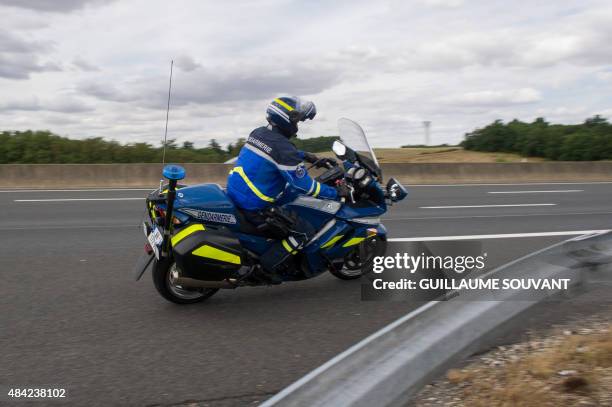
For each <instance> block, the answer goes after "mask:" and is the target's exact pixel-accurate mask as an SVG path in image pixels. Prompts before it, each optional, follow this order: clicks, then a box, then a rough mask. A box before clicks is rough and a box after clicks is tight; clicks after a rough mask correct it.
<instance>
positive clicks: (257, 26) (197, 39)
mask: <svg viewBox="0 0 612 407" xmlns="http://www.w3.org/2000/svg"><path fill="white" fill-rule="evenodd" d="M0 12H1V13H2V15H3V16H5V20H6V24H5V26H4V29H3V31H0V86H2V89H3V92H2V93H1V94H0V121H1V122H2V126H3V127H4V128H19V129H25V128H48V129H51V130H53V131H56V132H58V133H60V134H68V135H70V136H73V137H88V136H103V137H108V138H113V139H117V140H120V141H137V140H142V141H147V142H152V143H154V142H158V141H159V139H160V138H161V137H160V135H161V132H162V131H163V121H164V118H165V111H164V109H165V107H166V97H167V85H168V69H169V62H170V59H172V58H174V60H175V68H176V69H175V71H174V78H173V94H172V110H171V112H170V134H171V136H172V137H173V138H177V139H178V140H179V141H185V140H189V139H191V140H193V141H195V142H196V144H200V145H204V144H206V143H207V142H208V140H209V139H210V138H212V137H215V138H217V139H219V140H221V141H223V142H230V141H233V140H235V139H236V138H238V137H244V136H246V135H248V133H249V132H250V130H251V129H252V128H253V127H255V126H258V125H261V124H263V121H264V109H265V106H266V104H267V102H268V101H269V99H271V98H272V97H274V96H276V95H279V94H297V95H300V96H305V97H308V98H311V99H312V100H314V101H315V103H316V104H317V107H318V112H319V114H318V116H317V118H316V119H315V120H314V121H312V122H307V123H305V124H303V125H302V130H301V133H302V134H303V135H304V136H315V135H320V134H334V133H335V131H336V129H335V123H336V119H337V118H338V117H342V116H349V117H353V118H354V119H356V120H357V121H359V122H361V123H362V124H363V125H364V127H365V128H366V129H367V130H368V131H369V133H370V134H371V135H372V137H373V140H372V142H373V143H374V144H375V145H402V144H409V143H413V142H420V141H421V137H422V121H423V120H431V121H432V122H433V124H432V136H433V141H434V142H436V143H444V142H451V143H452V142H457V141H459V140H460V139H461V137H462V135H463V134H464V133H465V132H468V131H471V130H472V129H473V128H474V127H476V126H482V125H485V124H487V123H488V122H490V121H492V120H495V119H497V118H500V119H504V120H511V119H513V118H515V117H517V118H519V119H523V120H531V119H533V118H535V117H537V116H541V115H544V116H547V117H548V116H550V118H551V120H552V119H554V120H556V121H560V122H572V121H581V120H582V119H584V118H585V117H587V116H589V115H591V114H596V113H600V112H604V114H609V112H610V106H612V98H611V97H610V96H609V95H610V94H611V91H612V80H611V79H610V78H611V77H612V75H611V74H610V72H612V48H610V47H609V44H610V41H611V40H612V4H609V2H606V1H599V0H589V1H578V0H573V1H567V2H554V1H543V2H529V3H525V4H524V5H523V6H521V5H520V4H519V5H517V6H516V7H513V8H512V12H509V11H508V3H507V2H505V1H501V0H493V1H488V0H487V1H485V0H480V1H470V2H466V1H460V0H420V1H417V2H405V1H399V0H388V1H380V2H371V1H366V0H352V1H338V2H333V3H326V4H322V3H319V2H297V1H292V0H265V1H258V2H251V1H246V0H236V1H234V2H231V3H227V2H226V3H223V2H215V1H199V0H185V1H183V2H181V3H180V6H177V5H176V4H174V3H170V2H164V1H161V0H154V1H152V0H132V1H130V2H119V1H114V2H113V1H103V0H99V1H98V0H92V1H88V0H60V1H57V2H55V1H54V2H46V1H42V0H27V1H16V0H0Z"/></svg>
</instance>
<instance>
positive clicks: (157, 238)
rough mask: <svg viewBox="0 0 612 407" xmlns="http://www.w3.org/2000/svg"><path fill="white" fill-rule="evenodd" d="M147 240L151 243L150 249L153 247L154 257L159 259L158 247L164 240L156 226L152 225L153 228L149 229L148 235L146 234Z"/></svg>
mask: <svg viewBox="0 0 612 407" xmlns="http://www.w3.org/2000/svg"><path fill="white" fill-rule="evenodd" d="M147 240H148V241H149V244H150V245H151V249H153V253H155V258H157V260H159V247H160V245H161V244H162V242H163V241H164V237H163V236H162V234H161V232H160V231H159V229H158V228H157V226H154V227H153V230H152V231H151V233H149V236H147Z"/></svg>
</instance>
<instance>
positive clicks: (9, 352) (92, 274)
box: [0, 183, 612, 406]
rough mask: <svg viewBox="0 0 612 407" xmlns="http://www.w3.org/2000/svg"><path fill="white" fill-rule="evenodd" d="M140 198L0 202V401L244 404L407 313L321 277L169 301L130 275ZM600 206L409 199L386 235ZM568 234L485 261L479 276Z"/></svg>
mask: <svg viewBox="0 0 612 407" xmlns="http://www.w3.org/2000/svg"><path fill="white" fill-rule="evenodd" d="M526 191H531V192H526ZM544 191H546V192H544ZM551 191H554V192H551ZM500 192H501V193H500ZM145 195H146V191H138V190H107V191H2V192H0V259H1V261H2V262H1V264H2V265H1V266H0V268H1V270H2V271H1V273H0V276H1V277H2V284H0V328H1V329H0V388H2V389H5V388H8V387H20V388H24V387H41V386H44V387H60V388H65V389H66V390H67V398H66V399H64V400H62V402H63V403H67V404H72V405H104V406H108V405H174V404H182V403H187V402H189V401H198V402H199V403H201V405H215V406H216V405H222V406H229V405H245V404H249V403H257V401H262V400H264V399H265V398H267V397H269V396H270V395H271V394H274V393H275V392H277V391H278V390H280V389H281V388H283V387H284V386H286V385H288V384H290V383H291V382H292V381H294V380H296V379H298V378H299V377H301V376H302V375H304V374H305V373H307V372H308V371H310V370H312V369H313V368H315V367H317V366H318V365H320V364H321V363H323V362H325V361H326V360H328V359H329V358H331V357H332V356H334V355H335V354H337V353H339V352H341V351H342V350H344V349H346V348H347V347H349V346H350V345H352V344H353V343H355V342H357V341H358V340H360V339H361V338H363V337H365V336H367V335H368V334H370V333H372V332H374V331H375V330H377V329H378V328H381V327H382V326H384V325H385V324H387V323H389V322H391V321H393V320H394V319H396V318H398V317H400V316H402V315H404V314H405V313H407V312H408V311H409V310H410V307H412V306H414V304H408V303H402V302H363V301H361V300H360V286H359V282H355V281H353V282H345V281H340V280H337V279H335V278H334V277H332V276H331V275H328V274H326V275H323V276H321V277H318V278H316V279H313V280H310V281H305V282H301V283H292V284H284V285H281V286H276V287H261V288H243V289H238V290H234V291H222V292H220V293H218V294H217V295H215V296H214V297H213V298H211V299H210V300H209V301H208V302H205V303H202V304H197V305H195V306H187V307H184V306H183V307H181V306H176V305H173V304H170V303H167V302H165V301H164V300H163V299H162V298H161V297H160V296H159V295H158V294H157V293H156V291H155V289H154V288H153V285H152V282H151V279H150V277H149V275H146V276H145V277H144V278H143V280H141V281H140V282H137V283H136V282H134V281H132V280H131V276H130V269H131V267H132V265H133V263H134V262H135V260H136V259H137V257H138V256H139V255H140V252H141V250H142V246H143V243H144V238H143V236H142V232H141V230H140V227H139V224H140V220H141V218H142V216H143V201H142V199H138V198H142V197H143V196H145ZM115 198H120V199H119V200H115ZM125 198H135V199H125ZM611 198H612V183H597V184H593V183H591V184H539V185H535V184H533V185H525V184H522V185H478V186H415V187H412V188H410V196H409V198H408V200H407V201H405V203H402V204H400V205H396V206H394V207H393V208H392V209H391V210H390V212H389V214H388V215H387V216H386V219H385V224H386V226H387V228H388V230H389V235H390V237H422V236H429V237H432V236H455V235H482V234H506V233H517V234H521V233H540V232H563V231H576V230H592V229H609V228H611V227H612V208H610V202H612V199H611ZM66 199H78V200H70V201H66ZM83 199H86V200H83ZM99 199H106V200H104V201H101V200H99ZM49 200H59V201H49ZM490 205H496V206H490ZM498 205H504V206H498ZM508 205H511V206H508ZM516 205H518V206H516ZM475 206H477V207H475ZM567 237H568V236H538V237H533V236H528V237H514V238H504V239H486V240H483V250H486V251H487V252H488V268H493V267H495V266H497V265H500V264H503V263H506V262H508V261H510V260H512V259H514V258H517V257H519V256H521V255H524V254H527V253H530V252H532V251H534V250H537V249H539V248H542V247H545V246H548V245H550V244H552V243H555V242H557V241H560V240H563V239H566V238H567ZM2 397H3V395H0V404H7V403H8V402H7V401H6V400H7V399H6V398H2ZM47 403H49V404H53V403H55V402H49V401H45V402H32V403H31V404H32V405H43V404H47ZM27 404H28V403H25V402H23V401H22V402H20V403H19V404H18V405H27Z"/></svg>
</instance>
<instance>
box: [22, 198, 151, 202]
mask: <svg viewBox="0 0 612 407" xmlns="http://www.w3.org/2000/svg"><path fill="white" fill-rule="evenodd" d="M143 199H145V198H57V199H14V200H13V201H14V202H73V201H142V200H143Z"/></svg>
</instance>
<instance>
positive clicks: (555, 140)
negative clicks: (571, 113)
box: [461, 115, 612, 161]
mask: <svg viewBox="0 0 612 407" xmlns="http://www.w3.org/2000/svg"><path fill="white" fill-rule="evenodd" d="M465 136H466V137H465V140H464V141H463V142H462V143H461V146H462V147H463V148H465V149H467V150H475V151H495V152H506V153H517V154H521V155H523V156H528V157H544V158H547V159H549V160H560V161H596V160H611V159H612V124H610V123H609V122H608V121H607V120H606V119H605V118H603V117H601V116H598V115H597V116H594V117H592V118H589V119H586V120H585V121H584V123H581V124H572V125H564V124H550V123H548V122H547V121H546V120H544V119H543V118H538V119H536V120H535V121H533V122H532V123H526V122H522V121H519V120H516V119H515V120H512V121H511V122H509V123H504V122H502V121H501V120H496V121H495V122H493V123H491V124H489V125H488V126H486V127H484V128H481V129H476V130H474V131H473V132H471V133H467V134H466V135H465Z"/></svg>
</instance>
